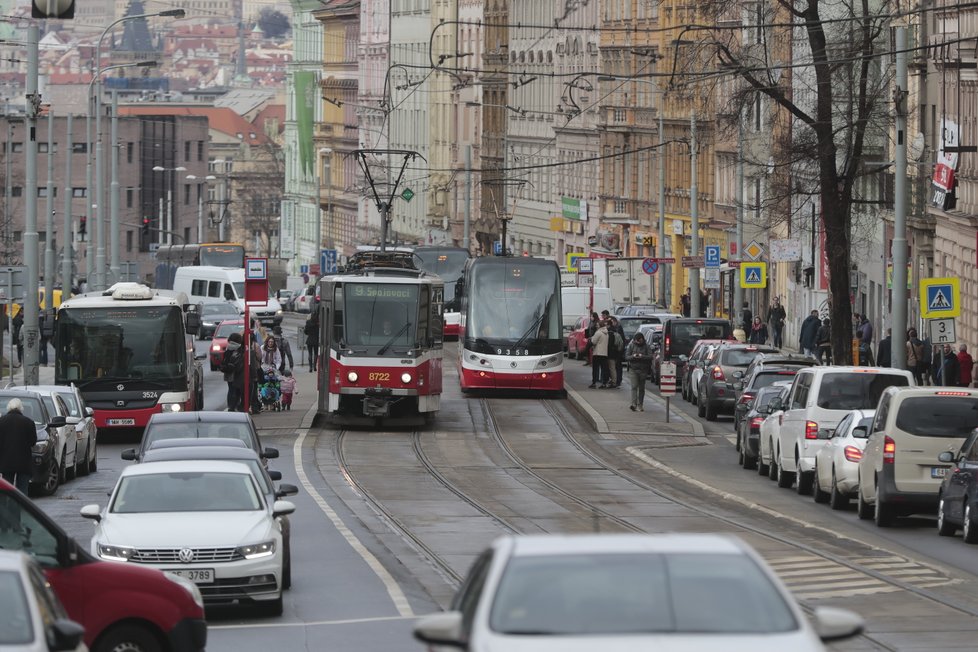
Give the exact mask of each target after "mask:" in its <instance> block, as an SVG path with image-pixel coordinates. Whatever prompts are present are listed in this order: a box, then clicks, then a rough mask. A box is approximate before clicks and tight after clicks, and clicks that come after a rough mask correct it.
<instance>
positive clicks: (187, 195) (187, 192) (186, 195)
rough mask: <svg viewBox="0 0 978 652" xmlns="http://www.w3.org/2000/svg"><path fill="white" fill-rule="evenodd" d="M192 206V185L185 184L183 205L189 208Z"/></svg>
mask: <svg viewBox="0 0 978 652" xmlns="http://www.w3.org/2000/svg"><path fill="white" fill-rule="evenodd" d="M189 204H190V184H189V183H185V184H183V205H184V206H187V205H189Z"/></svg>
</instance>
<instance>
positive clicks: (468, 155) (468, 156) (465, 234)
mask: <svg viewBox="0 0 978 652" xmlns="http://www.w3.org/2000/svg"><path fill="white" fill-rule="evenodd" d="M471 223H472V145H466V146H465V222H463V224H462V242H463V243H465V245H464V246H465V250H466V251H469V249H470V248H471V247H470V246H469V225H470V224H471Z"/></svg>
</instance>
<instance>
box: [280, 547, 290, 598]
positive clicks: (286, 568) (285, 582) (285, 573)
mask: <svg viewBox="0 0 978 652" xmlns="http://www.w3.org/2000/svg"><path fill="white" fill-rule="evenodd" d="M284 556H285V560H284V561H283V562H282V590H283V591H285V590H286V589H291V588H292V546H291V545H288V546H286V548H285V555H284Z"/></svg>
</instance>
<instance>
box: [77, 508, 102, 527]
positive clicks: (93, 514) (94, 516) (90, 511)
mask: <svg viewBox="0 0 978 652" xmlns="http://www.w3.org/2000/svg"><path fill="white" fill-rule="evenodd" d="M79 513H80V514H81V515H82V518H87V519H91V520H93V521H95V522H96V523H98V522H99V521H101V520H102V510H101V509H100V508H99V506H98V505H95V504H92V505H85V506H84V507H82V508H81V510H79Z"/></svg>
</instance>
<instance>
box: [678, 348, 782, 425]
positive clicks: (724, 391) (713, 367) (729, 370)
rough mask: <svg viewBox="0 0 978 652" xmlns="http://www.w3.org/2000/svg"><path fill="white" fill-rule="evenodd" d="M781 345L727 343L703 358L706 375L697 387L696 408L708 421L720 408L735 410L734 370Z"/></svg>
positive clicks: (739, 369)
mask: <svg viewBox="0 0 978 652" xmlns="http://www.w3.org/2000/svg"><path fill="white" fill-rule="evenodd" d="M777 351H778V349H776V348H774V347H770V346H761V345H757V344H740V343H738V342H730V343H724V344H721V345H720V346H718V347H717V348H716V349H714V350H713V352H712V353H711V354H710V357H708V358H706V360H704V361H703V375H702V376H701V377H700V382H699V386H698V387H697V388H696V390H695V391H696V409H697V411H698V412H699V415H700V416H701V417H702V416H706V420H707V421H716V418H717V414H719V413H720V412H730V413H732V412H733V411H734V401H735V396H734V381H735V380H736V379H735V378H734V373H735V372H737V371H743V370H744V369H746V368H747V367H748V365H750V363H751V362H753V360H754V358H756V357H757V356H758V355H760V354H761V353H777Z"/></svg>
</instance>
